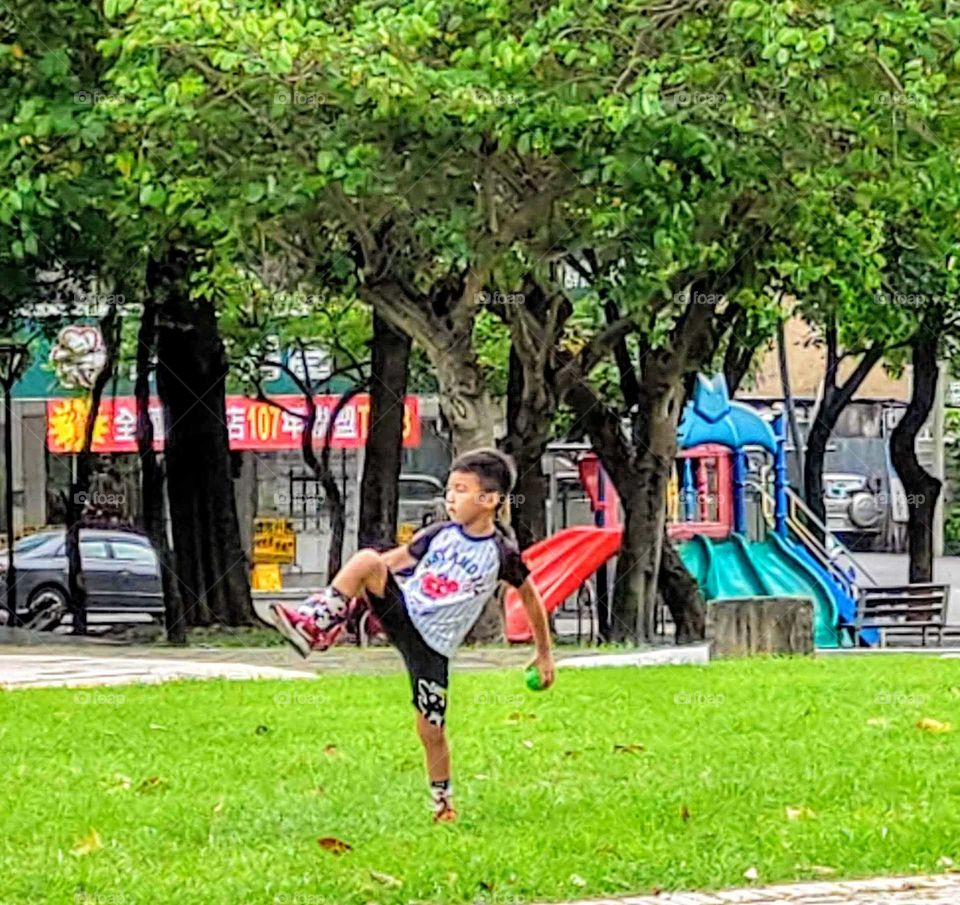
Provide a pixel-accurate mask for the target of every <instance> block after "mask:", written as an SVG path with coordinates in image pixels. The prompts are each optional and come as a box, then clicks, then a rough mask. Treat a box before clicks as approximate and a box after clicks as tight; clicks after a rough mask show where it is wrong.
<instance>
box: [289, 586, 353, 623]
mask: <svg viewBox="0 0 960 905" xmlns="http://www.w3.org/2000/svg"><path fill="white" fill-rule="evenodd" d="M349 608H350V598H349V597H347V596H346V595H345V594H342V593H341V592H340V591H338V590H337V589H336V588H335V587H334V586H333V585H329V586H328V587H326V588H324V589H323V590H322V591H321V592H320V593H319V594H314V595H313V596H312V597H308V598H307V599H306V601H305V602H304V603H303V606H302V607H301V611H306V612H307V613H308V615H310V616H312V617H313V619H314V621H315V622H316V623H317V627H318V628H320V629H322V630H327V629H331V628H333V627H334V626H335V625H339V624H340V623H341V622H343V621H344V620H345V619H346V618H347V612H348V610H349Z"/></svg>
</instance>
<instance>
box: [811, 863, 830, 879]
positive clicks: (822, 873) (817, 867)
mask: <svg viewBox="0 0 960 905" xmlns="http://www.w3.org/2000/svg"><path fill="white" fill-rule="evenodd" d="M804 869H805V870H809V871H811V872H812V873H814V874H816V875H817V876H818V877H832V876H833V875H834V874H835V873H836V872H837V870H836V868H834V867H824V865H822V864H814V865H813V866H812V867H808V868H804Z"/></svg>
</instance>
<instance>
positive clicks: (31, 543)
mask: <svg viewBox="0 0 960 905" xmlns="http://www.w3.org/2000/svg"><path fill="white" fill-rule="evenodd" d="M48 540H50V535H49V534H31V535H30V536H29V537H24V538H21V539H20V540H18V541H17V542H16V543H15V544H14V545H13V552H14V553H29V552H30V551H31V550H36V548H37V547H40V546H42V545H43V544H45V543H46V542H47V541H48Z"/></svg>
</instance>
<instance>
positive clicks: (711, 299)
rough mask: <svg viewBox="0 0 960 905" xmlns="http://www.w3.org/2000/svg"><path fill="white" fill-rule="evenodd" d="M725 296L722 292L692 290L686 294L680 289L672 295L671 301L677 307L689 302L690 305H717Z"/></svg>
mask: <svg viewBox="0 0 960 905" xmlns="http://www.w3.org/2000/svg"><path fill="white" fill-rule="evenodd" d="M725 298H726V296H725V295H724V294H723V293H722V292H700V291H698V290H693V291H692V292H687V291H686V290H684V289H681V290H680V291H679V292H675V293H674V294H673V300H674V301H675V302H676V303H677V304H678V305H684V304H686V303H687V302H689V303H690V304H691V305H719V304H720V303H721V302H722V301H724V299H725Z"/></svg>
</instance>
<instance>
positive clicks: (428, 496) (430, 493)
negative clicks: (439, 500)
mask: <svg viewBox="0 0 960 905" xmlns="http://www.w3.org/2000/svg"><path fill="white" fill-rule="evenodd" d="M439 496H443V490H442V489H441V488H440V487H438V486H437V485H436V484H434V483H432V482H430V481H401V482H400V492H399V498H400V499H402V500H413V501H416V500H433V499H435V498H436V497H439Z"/></svg>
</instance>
